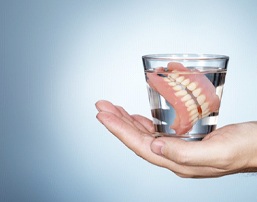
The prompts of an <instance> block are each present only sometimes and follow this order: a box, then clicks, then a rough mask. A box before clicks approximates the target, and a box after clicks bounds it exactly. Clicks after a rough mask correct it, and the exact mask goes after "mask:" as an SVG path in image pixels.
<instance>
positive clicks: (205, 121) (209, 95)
mask: <svg viewBox="0 0 257 202" xmlns="http://www.w3.org/2000/svg"><path fill="white" fill-rule="evenodd" d="M142 59H143V65H144V70H145V78H146V83H147V89H148V95H149V102H150V108H151V114H152V117H153V124H154V126H155V134H154V136H156V137H158V136H170V137H179V138H182V139H185V140H201V139H202V138H203V137H204V136H205V135H206V134H208V133H210V132H212V131H213V130H215V129H216V126H217V119H218V116H219V108H220V104H221V97H222V91H223V87H224V83H225V77H226V72H227V65H228V61H229V57H228V56H224V55H213V54H155V55H145V56H143V57H142Z"/></svg>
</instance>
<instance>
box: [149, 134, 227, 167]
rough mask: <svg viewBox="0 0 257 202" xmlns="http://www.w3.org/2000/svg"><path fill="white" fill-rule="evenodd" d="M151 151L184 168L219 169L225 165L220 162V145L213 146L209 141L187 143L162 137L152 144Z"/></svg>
mask: <svg viewBox="0 0 257 202" xmlns="http://www.w3.org/2000/svg"><path fill="white" fill-rule="evenodd" d="M151 149H152V151H153V152H154V153H156V154H158V155H162V156H164V157H166V158H167V159H169V160H171V161H173V162H175V163H176V164H179V165H184V166H207V167H219V166H222V165H221V164H222V163H223V162H222V161H220V159H221V156H220V153H219V152H220V151H222V150H221V148H220V146H219V144H212V143H211V141H207V140H206V141H195V142H187V141H184V140H182V139H179V138H170V137H160V138H157V139H156V140H154V141H153V142H152V145H151ZM223 150H224V148H223ZM221 155H222V154H221Z"/></svg>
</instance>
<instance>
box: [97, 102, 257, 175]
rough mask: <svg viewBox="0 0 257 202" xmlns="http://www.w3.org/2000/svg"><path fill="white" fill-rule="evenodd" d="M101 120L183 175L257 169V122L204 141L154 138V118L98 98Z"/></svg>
mask: <svg viewBox="0 0 257 202" xmlns="http://www.w3.org/2000/svg"><path fill="white" fill-rule="evenodd" d="M96 107H97V109H98V111H99V113H98V114H97V118H98V120H99V121H100V122H101V123H102V124H103V125H104V126H105V127H106V128H107V129H108V130H109V131H110V132H111V133H113V134H114V135H115V136H116V137H117V138H118V139H120V140H121V141H122V142H123V143H124V144H125V145H126V146H127V147H128V148H130V149H131V150H133V151H134V152H135V153H136V154H137V155H138V156H140V157H142V158H143V159H145V160H147V161H149V162H151V163H153V164H155V165H158V166H161V167H164V168H167V169H169V170H171V171H172V172H174V173H175V174H177V175H178V176H180V177H187V178H189V177H190V178H207V177H219V176H224V175H228V174H233V173H240V172H256V171H257V122H247V123H240V124H232V125H227V126H225V127H222V128H220V129H217V130H215V131H213V132H212V133H210V134H208V135H207V136H206V137H205V138H204V139H203V140H202V141H195V142H187V141H184V140H182V139H179V138H172V137H159V138H154V137H153V136H152V134H153V133H154V127H153V125H152V121H151V120H149V119H147V118H145V117H143V116H140V115H129V114H128V113H127V112H126V111H125V110H124V109H123V108H122V107H119V106H114V105H113V104H111V103H110V102H108V101H98V102H97V103H96Z"/></svg>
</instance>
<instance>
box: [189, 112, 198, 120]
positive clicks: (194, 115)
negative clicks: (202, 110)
mask: <svg viewBox="0 0 257 202" xmlns="http://www.w3.org/2000/svg"><path fill="white" fill-rule="evenodd" d="M198 116H199V115H198V113H196V114H193V115H192V116H190V119H189V121H192V120H194V119H198Z"/></svg>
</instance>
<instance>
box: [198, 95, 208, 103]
mask: <svg viewBox="0 0 257 202" xmlns="http://www.w3.org/2000/svg"><path fill="white" fill-rule="evenodd" d="M196 99H197V102H198V104H199V105H202V104H203V103H204V101H205V100H206V97H205V95H200V96H198V97H197V98H196Z"/></svg>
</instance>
